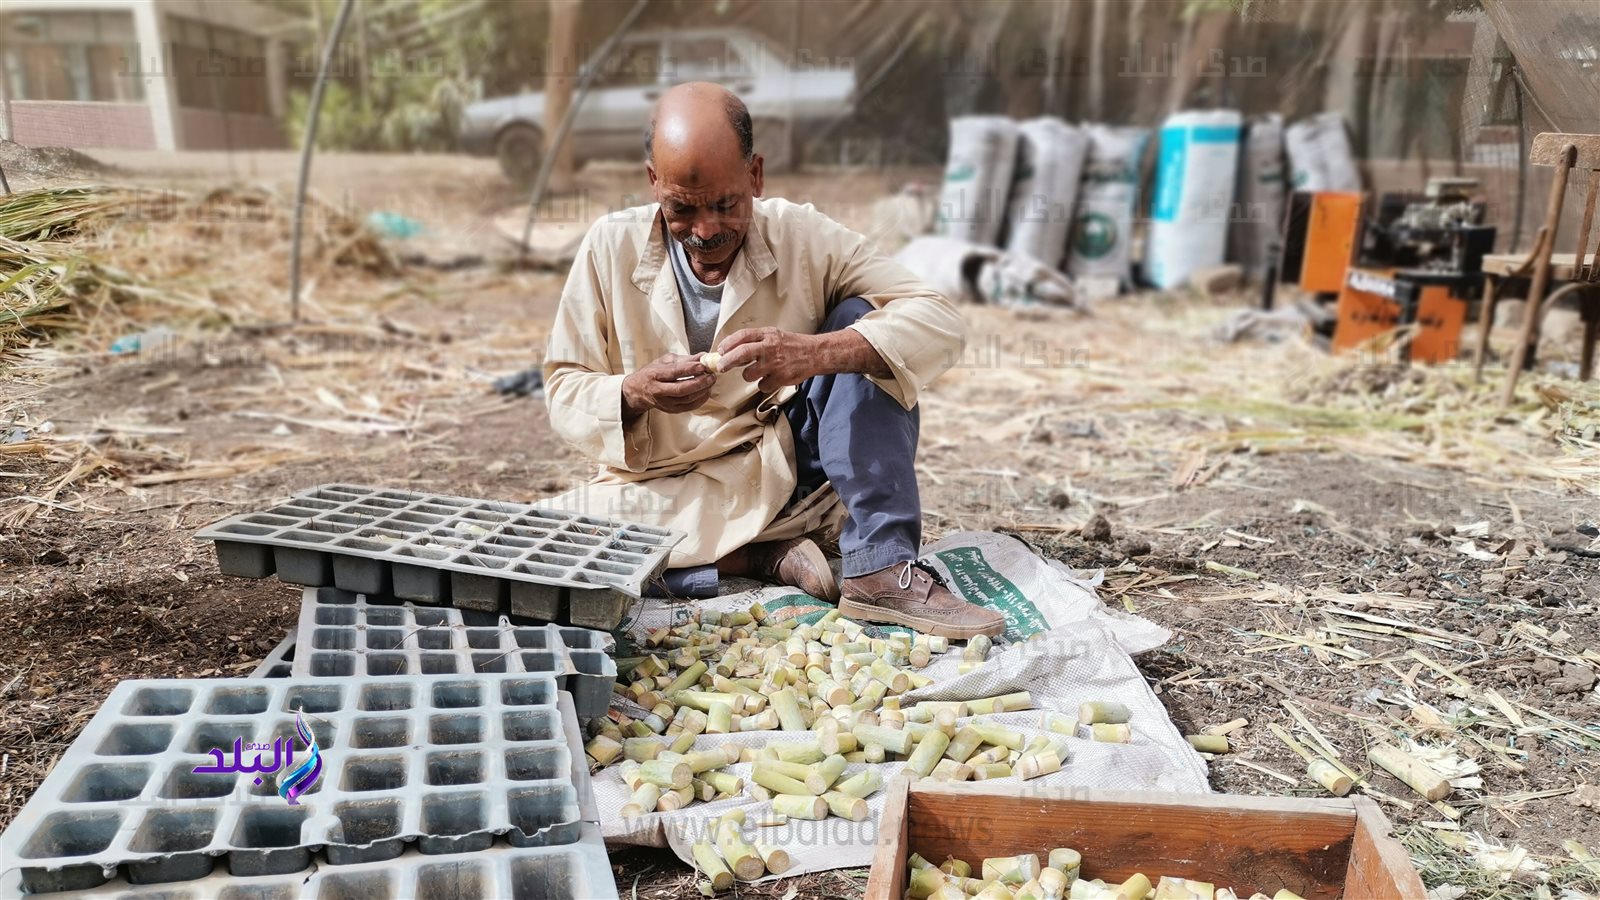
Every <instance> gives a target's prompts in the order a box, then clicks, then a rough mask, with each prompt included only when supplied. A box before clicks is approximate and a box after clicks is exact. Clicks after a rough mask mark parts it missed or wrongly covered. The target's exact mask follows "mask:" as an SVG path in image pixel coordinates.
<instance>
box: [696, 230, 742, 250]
mask: <svg viewBox="0 0 1600 900" xmlns="http://www.w3.org/2000/svg"><path fill="white" fill-rule="evenodd" d="M736 238H738V235H737V234H734V233H733V232H731V231H724V232H723V233H721V234H718V235H713V236H711V237H708V238H701V237H699V236H698V235H693V234H691V235H689V236H688V237H686V238H684V239H683V245H684V246H685V247H688V248H689V249H690V250H695V251H698V252H700V253H706V252H708V251H711V250H721V249H722V248H723V247H726V246H728V245H729V244H731V243H733V241H734V240H735V239H736Z"/></svg>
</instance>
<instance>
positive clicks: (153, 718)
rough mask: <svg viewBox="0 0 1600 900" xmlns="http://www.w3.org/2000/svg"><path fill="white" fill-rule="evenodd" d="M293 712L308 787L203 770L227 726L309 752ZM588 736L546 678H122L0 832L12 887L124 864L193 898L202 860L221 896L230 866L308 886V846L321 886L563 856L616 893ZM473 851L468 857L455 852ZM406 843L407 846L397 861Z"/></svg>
mask: <svg viewBox="0 0 1600 900" xmlns="http://www.w3.org/2000/svg"><path fill="white" fill-rule="evenodd" d="M296 713H299V714H300V716H301V717H303V720H304V721H305V723H306V724H307V725H308V726H309V728H310V730H311V732H312V734H313V736H314V737H315V740H316V743H317V746H318V747H319V749H320V752H321V756H322V762H323V771H322V774H321V777H320V778H319V779H318V780H317V781H315V782H314V783H313V784H312V785H311V786H310V787H309V788H308V789H307V791H306V793H305V794H304V795H302V796H301V797H300V798H299V801H298V804H289V803H287V802H286V801H285V800H284V799H282V798H280V797H279V796H278V795H277V792H276V785H275V783H274V779H273V777H272V775H270V774H264V775H259V776H252V774H251V771H244V772H234V771H229V772H199V773H197V772H195V771H193V770H194V769H195V768H196V767H199V766H206V767H212V768H215V767H216V764H217V762H218V760H219V758H221V759H226V758H228V757H232V756H233V755H234V751H233V748H234V747H235V741H239V742H241V745H242V746H243V747H244V748H245V752H244V754H243V756H244V757H245V759H246V760H248V759H250V758H252V757H255V756H257V751H256V750H255V749H252V748H250V746H249V745H250V744H252V743H258V742H259V743H263V744H264V745H265V747H266V748H267V749H266V751H265V752H263V753H262V754H261V755H262V756H265V755H267V754H271V755H273V756H274V757H276V750H275V749H274V747H275V744H276V741H277V739H286V740H287V741H288V742H289V746H292V747H294V748H296V751H297V752H298V753H299V756H298V759H299V760H300V761H304V760H305V759H306V758H307V756H308V753H307V750H308V748H307V747H306V746H305V744H304V743H303V742H302V741H300V740H299V739H298V738H296V737H295V734H296V730H295V729H296ZM580 741H581V732H580V731H579V728H578V723H577V717H576V715H575V712H574V710H573V708H572V704H571V700H570V698H569V697H568V696H567V695H565V694H563V693H562V692H560V691H559V690H558V688H557V682H556V680H555V679H554V678H552V677H549V676H541V675H528V674H522V673H515V674H513V673H499V674H465V675H418V676H408V677H405V678H396V679H382V680H379V679H363V678H322V679H295V678H279V679H211V680H186V679H175V680H167V681H145V680H140V681H125V682H122V683H121V684H119V685H118V686H117V687H116V688H115V689H114V690H113V691H112V692H111V696H110V697H109V698H108V699H107V701H106V703H105V705H104V706H103V707H102V708H101V710H100V711H99V712H98V713H97V714H96V715H95V717H94V718H93V719H92V720H90V722H89V724H88V725H87V726H86V727H85V728H84V730H83V733H82V734H81V735H80V736H79V737H78V739H77V740H76V741H75V742H74V743H73V745H72V746H71V747H70V748H69V749H68V750H67V752H66V753H65V755H63V756H62V758H61V759H60V760H59V761H58V762H57V763H56V765H55V767H54V769H53V770H52V771H51V773H50V775H49V777H47V778H46V779H45V781H44V783H43V784H42V785H40V787H39V789H38V791H37V792H35V794H34V796H33V797H32V799H31V800H30V801H29V802H28V804H27V806H26V807H24V809H23V810H22V812H21V813H20V814H18V816H17V818H16V819H15V820H14V821H13V822H12V824H11V825H10V827H8V828H7V829H6V831H5V833H4V834H3V835H0V860H4V861H5V864H4V868H5V869H7V870H14V871H11V873H10V874H9V875H8V876H7V878H8V879H10V880H9V881H0V893H5V894H6V895H11V894H14V893H17V892H18V891H28V892H46V891H69V890H85V889H91V888H98V887H100V886H101V885H103V884H104V883H105V882H106V881H107V880H108V879H110V878H115V877H120V878H121V879H122V880H123V881H125V882H126V883H127V884H130V885H156V886H162V887H161V889H155V888H152V889H149V890H147V891H146V892H145V893H146V894H147V895H149V896H163V897H171V896H186V895H185V894H184V893H182V891H191V890H196V889H198V888H197V887H196V886H197V885H199V884H201V882H198V881H196V879H204V878H207V877H208V876H210V878H211V879H213V882H211V884H212V885H213V889H211V890H202V892H201V893H200V894H197V896H216V895H218V894H219V893H221V891H220V887H221V886H222V883H221V882H216V881H215V879H221V878H224V877H225V876H224V874H223V873H227V876H231V877H228V878H227V881H226V884H227V885H233V884H234V882H235V880H237V879H252V878H258V877H259V878H266V879H269V880H271V884H273V885H279V884H281V885H282V886H284V888H285V891H287V890H289V889H290V888H293V887H294V886H295V885H303V884H308V883H307V882H305V881H304V878H303V877H301V876H297V875H295V873H302V872H304V871H305V870H306V869H307V868H308V867H309V866H311V865H312V863H313V860H314V859H315V860H317V861H319V862H323V863H325V865H324V866H323V868H322V869H321V870H320V873H319V878H321V879H322V881H321V882H319V883H320V884H321V885H322V886H323V887H327V888H328V889H329V890H337V889H336V888H335V887H334V885H346V881H347V880H349V879H355V881H350V882H349V885H354V884H355V883H356V882H360V883H363V884H367V885H371V886H373V890H374V891H375V892H378V891H380V889H381V890H382V891H388V890H389V889H390V888H393V890H394V891H398V892H400V893H374V894H373V896H407V895H408V894H406V893H404V891H405V890H406V885H410V886H411V887H412V888H413V892H415V889H416V887H417V886H418V885H420V884H423V883H424V881H426V882H427V883H428V884H430V885H441V886H442V885H443V881H442V880H441V879H444V878H445V874H444V873H446V872H448V871H450V870H452V868H454V870H459V871H462V872H464V873H466V874H464V875H463V876H462V877H464V878H466V879H467V882H463V884H467V883H468V882H470V885H479V884H482V885H484V892H483V893H482V894H481V895H482V896H486V897H493V896H514V895H519V894H520V895H524V896H532V895H529V894H527V893H526V891H522V890H520V889H518V888H516V885H517V884H518V883H528V884H532V883H534V882H536V881H538V880H539V879H538V878H536V877H534V875H532V874H529V873H530V871H531V870H530V867H532V868H533V869H539V870H540V871H545V872H547V873H555V872H556V870H557V869H560V870H561V871H562V872H565V871H567V870H568V869H569V868H570V870H571V873H570V878H571V879H572V880H571V881H563V882H561V883H570V884H579V883H581V884H582V885H584V886H585V887H584V889H585V891H587V893H575V894H573V895H572V896H615V893H614V887H612V885H611V883H610V881H609V878H601V877H599V873H604V872H606V871H607V865H606V862H605V850H604V846H603V844H601V843H599V841H598V840H597V839H595V833H594V830H593V829H592V828H590V827H588V826H591V825H593V824H595V823H597V821H598V816H597V815H596V813H595V811H594V801H593V797H592V794H591V793H590V789H589V780H588V771H587V768H586V766H585V763H584V758H583V751H582V749H581V746H580V743H579V742H580ZM213 751H216V752H213ZM219 753H221V754H222V756H221V757H219V756H218V754H219ZM285 770H287V767H285ZM252 771H254V770H252ZM258 782H259V783H258ZM497 845H498V846H499V847H500V848H501V849H499V850H497V851H496V853H494V854H491V855H489V856H484V857H480V856H479V855H477V853H476V852H477V851H481V850H488V849H490V848H491V847H496V846H497ZM526 848H551V849H553V848H560V849H559V852H548V851H541V852H537V853H523V851H524V850H525V849H526ZM463 853H472V854H473V855H471V856H465V857H463V856H451V855H450V854H463ZM403 854H405V855H406V858H407V859H409V862H404V863H394V862H389V861H393V860H397V859H398V858H400V857H402V855H403ZM347 867H349V868H347ZM550 867H554V868H550ZM383 872H388V873H389V875H387V876H385V875H383V874H382V873H383ZM557 874H559V873H557ZM285 876H293V877H285ZM540 877H542V876H540ZM551 877H556V876H555V875H552V876H551ZM568 877H569V876H567V875H561V876H560V878H558V879H557V880H558V881H560V879H561V878H568ZM408 879H409V880H408ZM185 884H187V885H188V886H183V885H185ZM349 885H347V886H349ZM470 885H469V886H470ZM174 886H176V888H175V889H177V890H178V891H179V893H177V894H171V893H167V892H166V890H165V888H168V887H174ZM307 889H308V888H305V887H302V888H301V890H307ZM229 890H230V891H233V890H234V888H232V887H230V888H229ZM460 893H461V894H462V895H463V896H476V894H473V893H470V892H469V891H465V890H463V891H460ZM281 895H282V896H301V894H295V893H284V894H281ZM345 895H347V894H343V893H341V896H345ZM449 895H450V896H455V894H454V893H452V894H449ZM249 896H256V895H255V894H249ZM264 896H272V897H276V896H280V894H279V893H268V894H265V895H264ZM362 896H367V895H362ZM541 896H552V897H556V896H562V894H561V893H551V894H543V895H541Z"/></svg>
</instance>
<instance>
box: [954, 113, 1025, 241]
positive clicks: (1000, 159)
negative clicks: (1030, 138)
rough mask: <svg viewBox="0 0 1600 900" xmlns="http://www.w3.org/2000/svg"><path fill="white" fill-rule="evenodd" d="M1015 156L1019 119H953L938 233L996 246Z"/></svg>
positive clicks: (991, 117)
mask: <svg viewBox="0 0 1600 900" xmlns="http://www.w3.org/2000/svg"><path fill="white" fill-rule="evenodd" d="M1016 159H1017V123H1015V122H1013V121H1011V120H1010V119H1008V118H1006V117H1005V116H958V117H956V118H954V119H951V120H950V156H949V159H948V160H947V161H946V163H945V167H944V187H943V188H942V189H941V191H940V193H939V211H938V229H937V230H938V233H939V234H941V235H943V236H945V237H951V238H959V239H961V240H963V241H970V242H972V243H974V244H982V245H984V246H986V247H994V246H996V245H998V244H999V242H1000V230H1001V227H1002V226H1003V225H1004V224H1005V215H1006V200H1007V198H1008V197H1009V195H1010V192H1011V173H1012V170H1013V169H1015V168H1016Z"/></svg>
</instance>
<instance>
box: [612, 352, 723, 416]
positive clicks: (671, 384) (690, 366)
mask: <svg viewBox="0 0 1600 900" xmlns="http://www.w3.org/2000/svg"><path fill="white" fill-rule="evenodd" d="M716 384H717V377H716V376H715V375H712V374H711V373H710V372H708V371H706V367H705V366H703V365H701V363H700V357H698V356H679V355H678V354H676V353H668V354H667V355H666V356H663V357H661V358H660V359H658V360H656V361H655V362H653V363H651V364H650V365H648V366H645V367H644V368H642V369H640V370H638V371H636V372H633V373H631V374H629V375H628V377H626V378H624V379H622V417H623V419H624V420H625V421H632V420H634V419H637V418H638V417H639V416H641V415H643V414H644V412H645V410H649V409H659V410H661V411H662V412H667V413H682V412H689V411H690V410H695V409H699V408H700V407H701V405H702V404H704V403H705V402H706V398H708V397H710V396H711V389H712V388H713V387H715V386H716Z"/></svg>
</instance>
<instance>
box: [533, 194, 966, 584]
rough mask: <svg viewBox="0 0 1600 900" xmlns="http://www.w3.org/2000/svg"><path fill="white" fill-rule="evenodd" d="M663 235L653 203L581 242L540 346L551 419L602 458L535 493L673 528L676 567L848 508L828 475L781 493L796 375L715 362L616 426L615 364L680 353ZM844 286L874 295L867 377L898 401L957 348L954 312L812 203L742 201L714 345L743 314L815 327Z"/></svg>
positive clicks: (947, 362) (618, 382)
mask: <svg viewBox="0 0 1600 900" xmlns="http://www.w3.org/2000/svg"><path fill="white" fill-rule="evenodd" d="M665 240H666V238H665V235H664V232H663V226H662V220H661V217H660V215H659V210H658V207H657V205H656V204H650V205H648V206H640V207H635V208H633V209H627V210H622V211H620V212H616V213H613V214H611V215H608V216H606V217H604V218H602V219H600V220H599V221H598V222H596V223H595V224H594V225H593V226H592V227H591V228H590V229H589V232H588V234H587V235H586V236H585V237H584V239H583V243H582V244H581V245H580V246H579V248H578V255H577V259H576V260H574V262H573V264H572V271H571V272H570V274H569V275H568V276H567V283H566V287H565V288H564V289H563V291H562V294H561V305H560V308H559V309H558V310H557V311H556V318H555V323H554V325H553V326H552V328H551V332H550V345H549V347H548V349H547V351H546V354H545V360H544V377H545V397H546V400H547V402H548V404H549V407H550V423H551V425H552V426H553V427H554V429H555V431H556V433H557V434H559V435H560V436H561V437H562V438H564V439H565V440H567V441H568V442H570V443H571V444H572V445H573V446H575V447H577V448H578V449H579V450H582V451H583V452H584V454H586V455H587V456H589V457H590V458H591V459H593V460H595V461H596V462H598V463H599V464H600V468H599V472H598V474H597V475H596V476H595V478H594V480H593V481H591V482H590V483H589V484H587V485H585V486H583V487H580V488H578V489H576V490H573V491H569V492H568V493H566V494H563V495H561V496H559V497H556V498H553V499H551V500H547V501H541V503H542V504H543V505H549V506H554V507H556V508H559V509H568V510H576V511H580V512H583V513H586V514H588V515H594V516H601V517H605V518H612V519H624V520H629V521H634V522H641V523H645V524H651V525H657V526H661V527H666V528H674V529H678V530H680V531H683V532H685V533H686V534H687V535H688V537H687V538H685V539H684V541H683V542H682V543H680V544H679V545H678V546H677V548H676V550H675V551H674V552H673V554H672V558H671V561H670V563H669V565H670V566H672V567H674V568H676V567H680V566H689V565H699V564H703V563H711V562H715V561H716V560H718V559H720V558H721V557H722V556H724V555H725V554H727V553H729V552H730V551H732V550H736V549H738V548H739V547H742V546H744V545H745V544H748V543H751V542H752V541H757V540H779V539H782V538H788V537H795V536H798V535H801V534H807V533H811V532H813V531H823V532H835V531H836V530H837V528H838V525H839V523H840V522H842V521H843V519H844V516H845V512H844V510H843V508H842V506H841V505H840V502H839V499H838V497H837V495H836V494H834V492H833V491H832V490H823V491H818V492H815V493H813V494H811V495H810V496H809V497H808V498H806V499H805V500H803V501H800V502H798V503H795V504H792V505H791V504H790V502H789V501H790V496H791V494H792V493H793V491H794V487H795V452H794V438H793V436H792V434H791V433H790V429H789V424H788V421H787V420H786V419H785V418H784V416H783V414H782V410H781V408H780V407H781V405H782V404H783V403H784V402H785V401H787V400H788V399H789V398H790V397H792V396H794V394H795V391H796V389H795V388H793V387H788V388H784V389H782V390H780V391H778V392H776V393H775V394H762V393H761V392H760V391H759V390H758V389H757V386H756V384H755V383H753V382H747V381H745V380H744V379H743V378H742V377H741V376H740V375H738V374H737V373H728V374H724V375H722V376H720V377H719V378H718V379H717V383H716V387H715V388H714V389H713V390H712V393H711V397H710V399H709V400H708V401H707V402H706V404H705V405H704V406H702V407H701V408H699V409H697V410H694V411H692V412H688V413H676V414H674V413H665V412H661V411H659V410H649V411H647V412H646V413H645V414H644V415H642V416H640V417H639V418H638V419H637V420H636V421H635V422H634V423H633V424H632V425H631V426H629V427H626V428H624V427H623V424H622V379H623V377H624V376H625V375H627V374H628V373H630V372H633V371H635V370H636V369H639V368H642V367H643V366H645V365H648V364H649V363H651V362H653V361H654V360H656V359H658V358H660V357H661V356H662V355H663V354H666V353H681V354H687V353H689V352H690V349H689V339H688V336H687V332H686V330H685V328H684V320H683V306H682V302H681V300H680V298H679V294H678V284H677V281H676V280H675V279H674V278H673V272H672V263H671V260H669V259H668V256H667V246H666V243H665ZM853 296H860V297H864V298H866V299H867V300H868V301H869V302H870V303H871V304H872V305H873V306H874V307H875V309H874V310H873V311H872V312H870V313H868V314H867V315H866V316H865V317H863V318H862V319H861V320H860V321H859V322H857V323H856V324H854V325H852V326H851V327H852V328H854V329H855V330H856V331H858V332H860V333H861V334H862V335H863V336H865V337H866V339H867V340H868V341H869V342H870V343H871V344H872V346H873V347H874V348H875V349H876V350H877V351H878V353H879V354H880V355H881V356H882V357H883V359H884V361H885V362H886V363H888V365H889V368H890V370H891V371H892V373H893V375H892V377H889V378H881V379H880V378H874V379H873V381H874V382H875V383H877V384H878V385H879V386H880V387H882V388H883V389H884V390H885V391H887V392H888V393H889V394H890V395H892V396H893V397H894V398H895V399H896V400H898V401H899V402H900V403H901V404H902V405H904V406H905V407H906V408H907V409H910V408H911V407H913V406H915V405H916V402H917V396H918V393H919V392H920V391H921V390H922V389H923V388H924V387H925V386H926V385H927V384H928V383H929V382H931V381H932V380H933V379H934V378H937V377H938V376H939V375H940V374H942V373H943V372H944V371H945V370H946V369H948V368H949V367H950V366H951V365H952V364H954V363H955V361H956V360H957V359H958V358H959V357H960V355H961V350H962V346H963V340H964V333H965V324H964V322H963V321H962V318H961V314H960V313H959V312H957V311H956V309H955V307H954V306H953V305H952V304H951V303H950V301H949V300H947V299H945V298H944V297H942V296H940V295H939V294H937V293H935V292H933V291H932V290H930V289H929V288H927V287H926V286H925V285H923V284H922V283H920V282H919V281H918V280H917V278H916V276H914V275H912V274H911V272H909V271H908V270H906V269H905V268H904V267H903V266H901V265H899V264H898V263H895V262H894V261H892V260H890V259H888V258H886V257H884V256H881V255H879V254H878V253H877V252H876V250H875V249H874V248H873V247H871V246H870V245H869V244H868V243H867V240H866V239H865V238H864V237H862V236H861V235H859V234H857V233H855V232H853V231H851V230H850V229H848V228H845V227H844V226H842V225H840V224H839V223H837V222H835V221H833V220H832V219H830V218H828V217H827V216H825V215H823V214H822V213H820V212H817V210H816V209H815V208H813V207H812V206H811V205H810V204H805V205H799V204H795V203H790V202H789V201H787V200H781V199H770V200H766V199H757V200H756V201H755V205H754V214H753V221H752V222H751V227H750V229H749V232H748V233H747V235H746V237H745V242H744V246H743V247H742V248H741V249H740V250H739V254H738V256H737V258H736V259H735V261H734V265H733V269H732V271H731V272H730V273H729V275H728V279H727V286H726V287H725V288H724V289H723V293H722V311H721V314H720V316H719V318H718V320H717V332H716V338H715V341H714V342H713V345H715V342H717V341H721V340H722V339H723V338H724V337H726V336H727V335H730V334H732V333H733V332H735V331H738V330H740V329H741V328H754V327H761V326H776V327H778V328H781V329H784V330H786V331H793V332H800V333H804V334H815V333H817V331H818V330H819V329H820V328H821V327H822V324H823V320H824V318H825V317H826V316H827V314H828V311H829V310H831V309H832V308H833V307H834V306H835V305H836V304H838V303H839V302H840V301H842V300H844V299H846V298H848V297H853ZM864 425H865V427H871V423H864Z"/></svg>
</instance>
